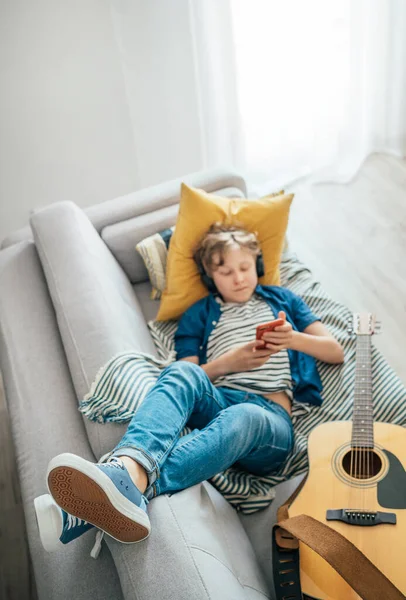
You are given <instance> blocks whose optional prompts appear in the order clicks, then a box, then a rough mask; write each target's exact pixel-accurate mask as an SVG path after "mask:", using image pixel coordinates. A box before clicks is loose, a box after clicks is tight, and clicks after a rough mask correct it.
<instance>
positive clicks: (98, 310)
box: [0, 170, 301, 600]
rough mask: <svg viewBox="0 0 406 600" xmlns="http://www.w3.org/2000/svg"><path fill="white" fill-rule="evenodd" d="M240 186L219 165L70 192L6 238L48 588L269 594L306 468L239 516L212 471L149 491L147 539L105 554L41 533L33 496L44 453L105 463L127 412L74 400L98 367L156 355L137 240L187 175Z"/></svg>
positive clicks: (12, 361)
mask: <svg viewBox="0 0 406 600" xmlns="http://www.w3.org/2000/svg"><path fill="white" fill-rule="evenodd" d="M181 181H186V182H187V183H189V184H190V185H194V186H196V187H201V188H204V189H206V190H207V191H209V192H215V193H219V194H223V195H229V196H244V195H245V194H246V185H245V182H244V180H243V179H242V178H241V177H240V176H238V175H237V174H235V173H233V172H229V171H220V170H216V171H210V172H203V173H197V174H193V175H190V176H187V177H184V178H182V179H179V180H174V181H171V182H168V183H165V184H162V185H159V186H154V187H152V188H148V189H145V190H141V191H138V192H136V193H133V194H129V195H127V196H124V197H121V198H118V199H116V200H112V201H109V202H105V203H102V204H99V205H97V206H93V207H91V208H89V209H86V210H82V209H80V208H78V207H77V206H76V205H75V204H74V203H73V202H61V203H55V204H52V205H50V206H47V207H46V208H43V209H41V210H38V211H34V212H33V214H32V215H31V217H30V227H29V228H26V229H24V230H22V231H19V232H17V233H15V234H13V235H11V236H10V237H9V238H7V239H6V240H4V241H3V244H2V249H1V251H0V369H1V372H2V375H3V380H4V386H5V392H6V399H7V405H8V409H9V413H10V419H11V428H12V437H13V441H14V444H15V452H16V456H17V464H18V477H19V481H20V485H21V492H22V498H23V503H24V514H25V519H26V526H27V532H28V541H29V549H30V554H31V557H32V562H33V566H34V574H35V580H36V586H37V593H38V598H39V600H53V599H55V600H56V599H58V600H64V599H65V598H66V599H69V600H71V599H72V598H73V599H79V598H80V599H87V598H98V599H99V600H101V599H106V600H119V599H121V598H125V599H126V600H130V599H135V598H136V599H137V600H149V599H152V598H154V599H158V600H169V599H171V600H175V599H176V600H190V599H193V600H200V599H202V600H203V599H211V600H239V599H246V600H248V599H249V600H254V599H255V600H257V599H258V600H259V599H263V598H274V597H275V596H274V587H273V583H272V581H273V580H272V564H271V529H272V524H273V522H274V521H275V515H276V508H277V506H278V505H279V504H281V502H283V501H284V500H285V499H286V498H287V497H288V496H289V495H290V493H291V491H292V490H293V489H294V488H295V487H296V485H297V484H298V482H299V480H300V479H301V478H300V477H299V478H295V479H294V480H292V481H290V482H285V483H283V484H281V485H280V486H278V490H277V496H276V499H275V500H274V502H273V503H272V504H271V505H270V506H269V507H268V508H267V509H265V510H263V511H260V512H257V513H254V514H251V515H243V514H241V513H239V512H237V511H236V510H235V509H234V508H232V506H231V505H230V504H229V503H228V502H227V501H226V500H225V499H224V497H223V496H222V495H221V494H220V493H219V492H218V491H217V490H216V489H215V488H214V487H213V486H212V485H211V484H210V483H209V482H207V481H206V482H203V483H201V484H199V485H196V486H194V487H192V488H189V489H186V490H183V491H182V492H179V493H177V494H173V495H162V496H158V497H157V498H155V499H153V500H152V501H151V502H150V504H149V515H150V519H151V523H152V533H151V536H150V537H149V538H148V540H146V541H145V542H143V543H141V544H132V545H126V544H120V543H119V542H117V541H115V540H113V539H112V538H110V537H109V536H107V535H106V536H105V537H104V541H103V543H102V549H101V552H100V555H99V558H98V559H97V560H94V559H93V558H91V556H90V550H91V548H92V546H93V544H94V539H95V532H94V531H91V532H88V533H86V534H85V535H83V536H82V537H81V538H79V539H78V540H76V541H74V542H73V543H71V544H69V545H67V546H66V547H65V548H64V549H63V550H61V551H60V552H56V553H53V554H48V553H46V552H45V551H44V550H43V548H42V545H41V543H40V540H39V536H38V531H37V525H36V520H35V515H34V505H33V500H34V498H35V497H36V496H39V495H41V494H43V493H46V492H47V488H46V482H45V473H46V467H47V464H48V462H49V460H50V459H51V458H52V457H53V456H55V455H56V454H59V453H61V452H73V453H76V454H79V455H80V456H83V457H84V458H87V459H89V460H91V461H94V462H96V461H97V460H98V459H99V458H100V457H101V456H102V455H103V454H104V453H105V452H107V451H108V450H110V449H111V448H113V447H114V446H115V445H116V443H117V442H118V441H119V439H120V438H121V437H122V435H123V434H124V432H125V429H126V426H127V425H118V424H112V423H108V424H102V423H95V422H91V421H89V420H88V419H86V418H84V417H83V416H82V414H81V413H80V412H79V411H78V410H77V405H78V399H79V398H82V397H83V396H84V395H85V393H86V392H87V391H88V390H89V389H90V385H91V383H92V381H93V379H94V377H95V375H96V373H97V371H98V369H99V368H100V367H101V366H102V365H103V364H105V363H106V362H107V360H108V359H110V358H111V357H112V356H113V355H114V354H116V353H117V352H120V351H125V350H131V349H134V350H137V349H140V350H143V351H147V352H151V353H153V354H156V351H155V346H154V344H153V341H152V338H151V336H150V333H149V330H148V327H147V324H146V322H147V321H148V320H149V319H153V318H154V317H155V316H156V313H157V309H158V303H157V301H154V300H151V299H150V298H149V293H150V290H151V287H150V283H149V281H148V276H147V271H146V269H145V267H144V265H143V263H142V260H141V258H140V256H139V255H138V253H137V252H136V251H135V249H134V247H135V244H136V243H137V242H138V241H139V240H141V239H143V238H145V237H146V236H148V235H150V234H152V233H155V232H157V231H159V230H161V229H163V228H165V227H169V226H171V225H173V224H174V223H175V222H176V216H177V211H178V202H179V189H180V182H181Z"/></svg>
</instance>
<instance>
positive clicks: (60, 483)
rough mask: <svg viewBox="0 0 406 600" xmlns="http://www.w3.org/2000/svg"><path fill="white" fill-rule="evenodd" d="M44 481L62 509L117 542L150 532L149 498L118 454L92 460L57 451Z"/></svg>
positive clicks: (144, 537) (130, 542) (141, 538)
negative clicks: (140, 488)
mask: <svg viewBox="0 0 406 600" xmlns="http://www.w3.org/2000/svg"><path fill="white" fill-rule="evenodd" d="M47 485H48V490H49V493H50V494H51V496H52V497H53V498H54V500H55V502H56V503H57V504H58V505H59V506H60V507H61V508H62V509H63V510H64V511H66V512H67V513H69V514H70V515H74V516H75V517H78V518H79V519H82V520H83V521H87V522H88V523H91V524H93V525H95V526H96V527H98V528H99V529H101V530H102V531H104V532H106V533H108V535H110V536H111V537H113V538H114V539H116V540H118V541H119V542H123V543H127V544H132V543H135V542H140V541H141V540H145V539H146V538H147V537H148V536H149V534H150V532H151V523H150V521H149V518H148V515H147V504H148V500H147V499H146V498H145V496H143V494H142V493H141V492H140V490H139V489H138V488H137V486H136V485H135V484H134V483H133V481H132V479H131V477H130V474H129V472H128V471H127V469H126V467H125V466H124V464H123V462H122V461H121V459H120V458H119V457H118V456H111V457H110V458H109V459H108V460H107V462H103V463H92V462H90V461H88V460H85V459H84V458H81V457H80V456H76V455H75V454H70V453H68V452H66V453H64V454H59V455H58V456H55V457H54V458H53V459H52V460H51V461H50V463H49V465H48V471H47Z"/></svg>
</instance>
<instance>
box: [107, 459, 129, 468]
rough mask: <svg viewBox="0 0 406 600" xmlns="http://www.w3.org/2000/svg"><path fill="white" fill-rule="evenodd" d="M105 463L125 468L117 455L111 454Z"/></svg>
mask: <svg viewBox="0 0 406 600" xmlns="http://www.w3.org/2000/svg"><path fill="white" fill-rule="evenodd" d="M106 464H109V465H111V466H112V467H117V468H118V469H123V470H124V469H125V467H124V463H123V461H122V460H121V459H120V458H119V457H118V456H111V457H110V458H109V459H108V460H107V461H106Z"/></svg>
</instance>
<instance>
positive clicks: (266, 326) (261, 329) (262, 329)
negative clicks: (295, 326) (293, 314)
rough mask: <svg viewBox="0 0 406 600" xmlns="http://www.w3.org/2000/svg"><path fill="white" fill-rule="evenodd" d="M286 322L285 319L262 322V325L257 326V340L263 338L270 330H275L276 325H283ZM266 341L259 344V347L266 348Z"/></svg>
mask: <svg viewBox="0 0 406 600" xmlns="http://www.w3.org/2000/svg"><path fill="white" fill-rule="evenodd" d="M284 322H285V319H275V320H274V321H269V323H262V324H261V325H258V327H257V340H262V336H263V335H264V333H267V332H268V331H273V330H274V329H275V327H279V326H280V325H283V324H284ZM265 345H266V342H265V341H264V343H263V345H262V346H257V348H259V349H260V350H261V349H263V348H265Z"/></svg>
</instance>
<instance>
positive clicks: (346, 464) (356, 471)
mask: <svg viewBox="0 0 406 600" xmlns="http://www.w3.org/2000/svg"><path fill="white" fill-rule="evenodd" d="M381 468H382V461H381V459H380V457H379V456H378V455H377V454H376V453H375V452H374V451H373V450H371V448H352V449H351V450H350V451H349V452H347V453H346V454H345V455H344V457H343V469H344V471H345V472H346V473H347V474H348V475H350V476H351V477H354V478H355V479H372V478H373V477H375V476H376V475H377V474H378V473H379V471H380V470H381Z"/></svg>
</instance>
